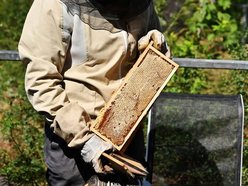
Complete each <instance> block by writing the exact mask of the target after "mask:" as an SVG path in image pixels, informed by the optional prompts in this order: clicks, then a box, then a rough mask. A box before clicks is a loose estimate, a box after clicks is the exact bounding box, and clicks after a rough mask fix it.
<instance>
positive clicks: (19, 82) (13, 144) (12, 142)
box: [0, 62, 45, 185]
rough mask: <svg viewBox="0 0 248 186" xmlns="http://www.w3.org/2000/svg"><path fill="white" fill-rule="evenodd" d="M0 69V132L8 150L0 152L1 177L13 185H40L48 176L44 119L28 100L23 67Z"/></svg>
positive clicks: (8, 64) (14, 65)
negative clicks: (46, 174)
mask: <svg viewBox="0 0 248 186" xmlns="http://www.w3.org/2000/svg"><path fill="white" fill-rule="evenodd" d="M0 69H1V72H2V73H0V81H1V82H3V83H1V85H0V100H1V101H0V105H2V107H1V108H0V114H1V118H2V119H1V123H2V125H1V128H0V129H1V134H2V138H3V139H4V140H5V141H6V142H7V145H8V147H9V149H8V148H7V149H0V158H1V160H2V161H1V163H0V167H1V169H0V175H4V176H6V177H7V178H8V181H9V182H10V183H18V185H38V183H42V181H43V180H44V175H45V167H44V163H43V153H42V145H43V133H42V129H43V127H41V123H42V122H41V118H40V117H39V116H38V115H37V113H36V112H35V111H34V110H33V109H32V107H31V105H30V104H29V102H28V100H27V98H26V95H25V92H24V89H23V87H24V85H23V80H24V68H23V65H22V64H21V63H17V62H4V63H3V64H1V65H0ZM4 69H8V71H6V70H4Z"/></svg>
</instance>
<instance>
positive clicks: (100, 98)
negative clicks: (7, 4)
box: [18, 0, 159, 147]
mask: <svg viewBox="0 0 248 186" xmlns="http://www.w3.org/2000/svg"><path fill="white" fill-rule="evenodd" d="M133 2H135V1H130V3H129V4H130V5H128V7H127V10H128V12H127V10H123V11H126V13H123V12H122V13H123V14H121V13H120V14H118V13H115V14H111V13H110V12H111V11H108V10H106V8H105V7H104V6H103V5H102V4H101V3H99V2H96V1H93V0H34V2H33V5H32V7H31V9H30V11H29V13H28V15H27V18H26V21H25V24H24V27H23V32H22V35H21V38H20V42H19V46H18V49H19V53H20V57H21V59H22V61H23V62H25V63H27V68H26V75H25V89H26V93H27V96H28V99H29V100H30V102H31V104H32V105H33V107H34V108H35V109H36V110H37V111H38V112H39V113H41V114H43V115H44V116H45V117H46V119H47V120H48V121H49V122H50V124H51V128H52V129H53V131H54V133H56V134H57V135H59V136H60V137H62V138H63V139H64V140H65V141H66V142H67V143H68V146H69V147H76V146H79V145H82V144H83V143H84V142H85V141H86V140H87V139H88V138H89V137H90V135H91V134H90V132H89V127H90V123H91V121H92V120H94V119H95V118H96V117H97V115H98V114H99V111H100V109H101V108H102V107H103V106H104V104H105V103H106V102H107V101H108V100H109V98H110V97H111V95H112V93H113V92H114V91H115V90H116V89H117V88H118V87H119V86H120V85H121V82H122V80H123V78H124V77H125V75H126V74H127V72H128V70H129V69H130V68H131V67H132V65H133V63H134V62H135V61H136V59H137V57H138V54H139V53H138V50H137V41H138V39H139V38H141V37H142V36H144V35H145V34H146V33H147V32H148V31H149V30H152V29H159V22H158V19H157V16H156V13H155V10H154V8H153V5H152V2H151V1H150V0H142V1H137V2H138V3H142V4H143V6H141V5H137V6H136V5H135V4H133ZM139 7H142V8H139ZM110 9H111V7H110ZM116 12H118V11H116ZM120 12H121V11H120ZM127 13H128V14H127ZM126 15H128V16H126Z"/></svg>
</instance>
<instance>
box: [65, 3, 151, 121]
mask: <svg viewBox="0 0 248 186" xmlns="http://www.w3.org/2000/svg"><path fill="white" fill-rule="evenodd" d="M62 2H63V0H62ZM87 3H89V2H88V1H85V0H83V1H82V2H78V1H77V3H75V2H74V1H68V0H67V1H64V6H63V17H62V25H63V28H65V29H66V32H68V30H70V31H71V33H70V36H71V38H70V45H69V48H68V52H67V58H66V62H65V66H64V70H63V76H64V83H65V91H66V93H67V95H68V98H69V100H70V101H72V102H78V103H79V104H80V105H81V106H82V107H84V108H85V109H86V110H87V112H88V113H89V114H90V115H92V116H96V115H97V114H98V112H99V110H100V109H101V108H102V107H103V106H104V104H105V103H106V102H107V101H108V100H109V98H110V96H111V95H112V93H113V92H114V91H115V90H116V89H117V88H118V87H119V86H120V85H121V82H122V80H123V78H124V77H125V75H126V74H127V72H128V71H129V69H130V68H131V67H132V65H133V64H134V62H135V61H136V59H137V57H138V55H139V53H138V51H137V41H138V39H139V38H140V37H142V36H143V35H145V34H146V33H147V31H148V23H149V19H150V11H151V10H150V8H146V10H145V11H143V12H142V13H140V14H138V15H137V16H135V17H133V18H130V19H127V20H118V19H112V18H111V19H112V20H110V19H109V20H107V19H105V18H104V17H102V16H101V13H100V12H99V11H97V10H96V9H94V7H93V8H92V7H91V6H92V4H90V7H89V6H88V5H89V4H87ZM65 39H66V38H65Z"/></svg>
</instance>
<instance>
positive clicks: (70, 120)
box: [18, 0, 91, 147]
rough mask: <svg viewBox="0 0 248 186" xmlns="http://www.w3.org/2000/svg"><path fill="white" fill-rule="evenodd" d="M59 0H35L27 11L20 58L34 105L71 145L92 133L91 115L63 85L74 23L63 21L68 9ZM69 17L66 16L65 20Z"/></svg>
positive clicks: (19, 46)
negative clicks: (63, 72) (68, 95)
mask: <svg viewBox="0 0 248 186" xmlns="http://www.w3.org/2000/svg"><path fill="white" fill-rule="evenodd" d="M63 6H64V5H63V4H62V3H61V2H60V1H59V0H35V1H34V2H33V5H32V7H31V9H30V11H29V13H28V15H27V18H26V21H25V24H24V27H23V32H22V35H21V38H20V41H19V45H18V50H19V54H20V58H21V60H22V61H23V62H24V63H27V69H26V75H25V90H26V93H27V96H28V99H29V101H30V102H31V104H32V105H33V107H34V109H35V110H37V111H38V112H39V113H41V114H43V115H45V116H46V119H47V120H48V121H50V123H51V128H52V129H53V130H54V133H56V134H57V135H59V136H60V137H62V138H63V139H64V140H65V141H66V142H67V143H68V146H70V147H75V146H78V145H81V144H83V143H84V142H85V141H86V140H87V139H88V138H89V137H90V136H91V134H90V132H89V123H90V117H89V115H88V114H87V113H86V111H85V109H84V108H82V107H81V106H79V105H78V104H77V103H73V102H70V100H69V99H68V97H67V95H66V92H65V91H64V88H63V75H62V70H63V67H64V63H65V58H66V52H67V49H68V47H69V43H70V37H71V34H70V33H71V28H72V26H71V25H70V24H73V23H71V22H70V20H69V19H68V25H63V24H62V20H61V19H62V18H63V19H67V18H68V17H66V15H64V14H66V11H63ZM65 21H67V20H64V21H63V23H64V22H65Z"/></svg>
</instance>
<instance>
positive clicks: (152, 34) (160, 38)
mask: <svg viewBox="0 0 248 186" xmlns="http://www.w3.org/2000/svg"><path fill="white" fill-rule="evenodd" d="M151 40H152V41H153V42H154V43H153V46H154V47H155V48H156V49H158V50H160V51H161V52H162V53H164V54H165V55H166V56H167V57H169V58H171V52H170V48H169V47H168V45H167V43H166V41H165V38H164V35H163V34H162V33H161V32H160V31H158V30H150V31H149V32H148V33H147V34H146V35H145V36H143V37H142V38H140V39H139V41H138V49H139V51H140V52H142V51H143V50H144V49H145V48H146V47H147V46H148V44H149V43H150V41H151Z"/></svg>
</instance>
